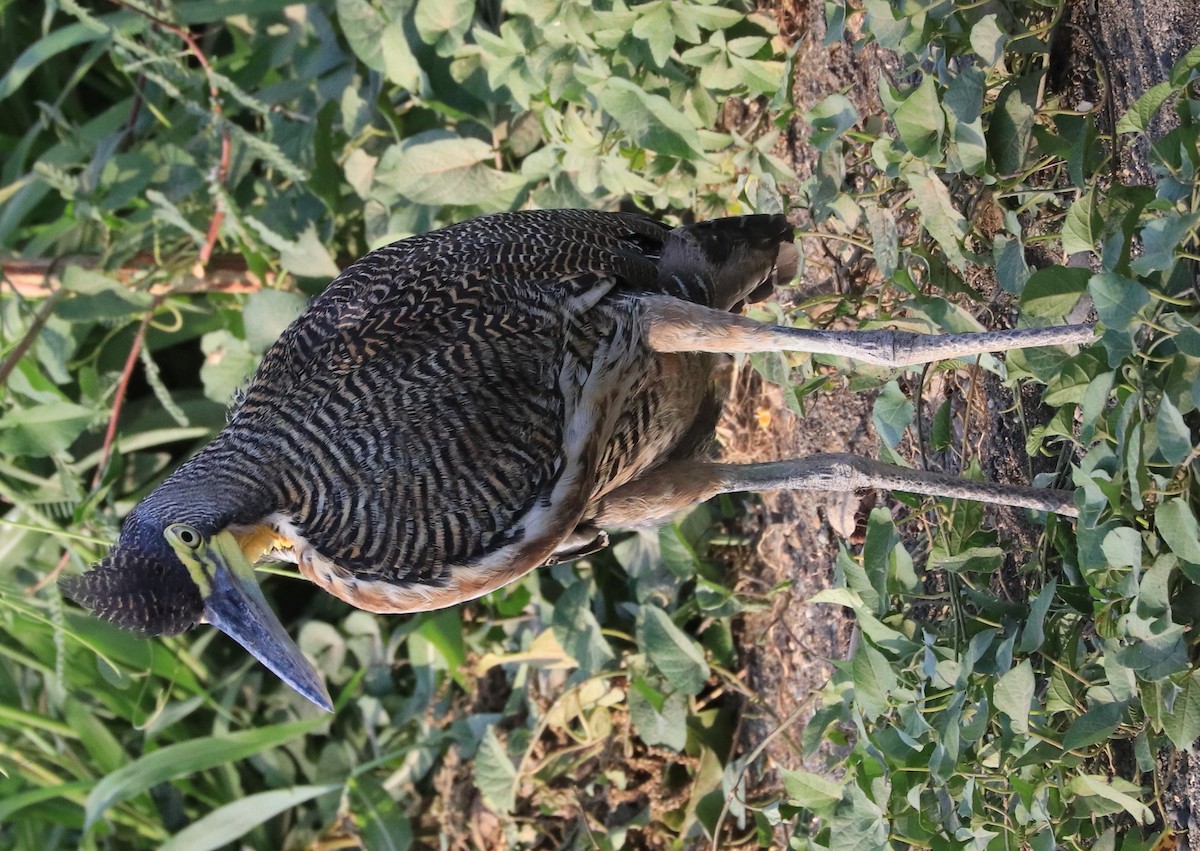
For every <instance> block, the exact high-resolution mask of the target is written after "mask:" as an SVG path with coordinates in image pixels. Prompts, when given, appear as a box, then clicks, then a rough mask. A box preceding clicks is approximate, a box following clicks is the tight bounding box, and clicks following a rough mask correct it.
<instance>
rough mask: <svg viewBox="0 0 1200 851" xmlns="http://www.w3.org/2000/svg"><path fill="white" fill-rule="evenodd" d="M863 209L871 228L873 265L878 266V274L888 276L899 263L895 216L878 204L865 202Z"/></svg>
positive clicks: (898, 238)
mask: <svg viewBox="0 0 1200 851" xmlns="http://www.w3.org/2000/svg"><path fill="white" fill-rule="evenodd" d="M863 209H864V210H865V212H866V214H867V225H868V227H870V229H871V254H872V256H874V258H875V265H876V266H878V267H879V274H881V275H883V276H884V277H885V278H890V277H892V275H893V274H895V272H896V267H898V266H899V265H900V231H899V228H898V227H897V226H896V216H895V215H894V214H893V213H892V211H891V210H889V209H888V208H886V207H881V206H879V205H878V204H865V205H864V207H863Z"/></svg>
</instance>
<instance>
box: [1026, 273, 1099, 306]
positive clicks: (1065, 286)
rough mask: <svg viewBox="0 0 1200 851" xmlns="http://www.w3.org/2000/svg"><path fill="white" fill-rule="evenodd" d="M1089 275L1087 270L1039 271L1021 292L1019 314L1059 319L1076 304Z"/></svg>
mask: <svg viewBox="0 0 1200 851" xmlns="http://www.w3.org/2000/svg"><path fill="white" fill-rule="evenodd" d="M1091 276H1092V273H1091V272H1090V271H1089V270H1087V269H1073V268H1069V267H1067V266H1047V267H1046V268H1045V269H1038V270H1037V271H1036V272H1034V273H1033V274H1032V275H1030V276H1029V280H1028V281H1026V282H1025V288H1024V289H1023V290H1022V291H1021V312H1022V313H1023V314H1025V315H1026V316H1036V317H1039V318H1044V319H1061V318H1062V317H1064V316H1066V315H1067V314H1068V313H1070V312H1071V310H1072V309H1073V308H1074V307H1075V305H1076V304H1078V303H1079V298H1080V296H1082V295H1083V293H1084V291H1085V290H1087V287H1088V279H1089V278H1091Z"/></svg>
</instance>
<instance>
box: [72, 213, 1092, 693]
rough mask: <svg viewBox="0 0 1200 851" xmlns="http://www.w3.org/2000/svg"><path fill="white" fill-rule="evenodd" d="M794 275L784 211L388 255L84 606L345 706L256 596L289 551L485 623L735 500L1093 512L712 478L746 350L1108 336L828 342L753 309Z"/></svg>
mask: <svg viewBox="0 0 1200 851" xmlns="http://www.w3.org/2000/svg"><path fill="white" fill-rule="evenodd" d="M795 266H796V251H795V248H794V246H793V245H792V229H791V227H790V226H789V224H788V222H787V220H786V219H785V218H784V217H783V216H778V215H775V216H771V215H758V216H745V217H740V218H730V219H720V220H716V221H710V222H702V223H699V224H693V225H688V226H685V227H680V228H675V229H671V228H668V227H667V226H665V225H663V224H661V223H659V222H657V221H655V220H653V219H650V218H648V217H645V216H641V215H635V214H623V213H598V212H587V211H578V210H557V211H536V212H518V213H505V214H499V215H492V216H485V217H483V218H478V219H474V220H472V221H468V222H464V223H462V224H458V225H454V226H452V227H447V228H444V229H442V230H439V231H435V232H433V233H428V234H425V235H423V236H416V237H412V238H410V239H405V240H402V241H400V242H397V243H395V244H393V245H389V246H386V247H384V248H380V249H378V250H376V251H373V252H371V253H370V254H368V255H367V256H366V257H364V258H363V259H361V260H359V261H358V262H356V263H354V264H353V265H352V266H350V267H349V268H347V269H346V270H345V272H343V273H342V274H341V275H340V276H339V277H338V278H337V279H336V280H334V281H333V283H332V284H330V286H329V287H328V289H326V290H325V291H324V292H323V293H322V294H321V295H320V296H318V297H317V298H316V299H314V300H313V302H312V304H311V305H310V307H309V308H308V310H307V311H306V312H305V313H304V314H303V315H302V316H301V317H300V318H298V319H297V320H296V321H295V322H293V323H292V325H291V326H290V327H288V329H287V330H286V331H285V332H284V333H283V335H282V336H281V337H280V339H279V340H278V342H277V343H276V344H275V345H274V346H273V347H272V348H271V349H270V350H269V351H268V352H267V354H266V356H265V357H264V358H263V361H262V364H261V365H260V367H259V369H258V371H257V373H256V374H255V376H254V377H253V379H252V380H251V381H250V383H249V385H248V386H247V387H246V389H245V392H244V393H243V394H242V396H241V398H240V399H239V401H238V402H237V403H236V405H235V407H234V409H233V411H232V413H231V416H230V419H229V423H228V425H227V426H226V427H225V429H224V430H223V431H221V433H220V434H218V435H217V437H216V438H215V439H214V440H213V441H212V442H211V443H209V444H208V445H207V446H206V447H204V449H203V450H201V452H200V453H199V454H197V455H196V456H195V457H194V458H192V459H191V460H190V461H188V462H186V463H185V464H183V465H182V466H181V467H179V469H178V470H176V471H175V472H174V473H173V474H172V475H171V476H170V477H168V478H167V479H166V480H165V481H164V482H163V483H162V484H161V485H159V486H158V487H157V488H156V489H155V490H154V491H152V492H151V493H150V494H149V495H148V496H147V497H146V498H145V499H143V500H142V501H141V503H139V504H138V506H137V507H136V508H135V509H134V510H133V511H132V512H131V513H130V514H129V516H128V518H127V519H126V520H125V524H124V526H123V528H122V530H121V535H120V540H119V542H118V543H117V544H116V545H115V546H114V547H113V548H112V551H111V552H110V553H109V555H108V556H107V557H106V558H105V559H104V560H103V561H101V562H100V564H99V565H97V566H96V567H94V568H93V569H92V570H90V571H89V572H87V573H85V574H82V575H80V576H76V577H71V578H66V579H64V580H62V587H63V590H64V591H65V593H66V594H67V595H69V596H70V597H72V598H74V599H75V600H77V601H78V602H80V603H82V604H83V605H84V606H87V607H88V608H90V609H92V610H94V611H95V612H96V613H97V614H98V615H99V616H101V617H102V618H105V619H107V620H109V621H112V622H113V623H115V624H118V625H119V626H122V627H125V628H127V629H131V630H135V631H137V632H138V633H141V634H143V635H147V636H149V635H160V634H163V635H170V634H174V633H179V632H182V631H183V630H186V629H188V628H189V627H191V626H193V625H195V624H196V623H198V622H201V621H207V622H208V623H210V624H212V625H213V626H215V627H217V628H218V629H220V630H222V631H223V632H225V633H227V634H228V635H229V636H231V637H232V638H234V639H235V640H236V641H238V642H240V643H241V644H242V645H243V646H244V647H245V648H246V649H247V650H248V651H250V652H251V653H252V654H254V655H255V656H256V657H258V659H260V660H261V661H262V662H263V663H264V664H265V665H266V666H267V667H268V668H270V669H271V670H272V671H274V672H275V673H276V674H277V675H278V676H279V677H281V678H282V679H283V680H284V681H285V682H287V683H288V684H289V685H290V686H292V687H293V688H294V689H296V690H297V691H298V692H300V693H301V694H303V695H304V696H305V697H307V698H308V699H310V700H311V701H313V702H314V703H316V704H317V705H318V706H321V707H323V708H325V709H331V706H332V704H331V702H330V699H329V695H328V693H327V691H326V689H325V686H324V684H323V683H322V681H321V679H320V677H319V675H318V674H317V673H316V672H315V671H314V669H313V668H312V666H311V665H310V664H309V663H308V662H307V661H306V660H305V658H304V657H303V656H302V655H301V653H300V651H299V648H297V647H296V645H295V644H294V643H293V642H292V641H291V640H290V639H289V638H288V636H287V634H286V632H285V630H284V628H283V626H282V625H281V624H280V622H279V620H278V618H277V617H276V616H275V615H274V613H273V612H272V611H271V608H270V607H269V606H268V604H267V602H266V600H265V599H264V597H263V595H262V593H261V591H260V590H259V587H258V584H257V582H256V580H255V577H254V572H253V564H254V563H255V562H256V561H257V560H259V559H260V558H262V557H263V556H265V555H268V554H274V555H275V556H277V557H278V556H283V557H286V558H290V559H294V560H295V562H296V563H297V565H298V566H299V570H300V572H301V574H303V575H304V576H305V577H307V578H308V579H310V580H311V581H313V582H315V583H317V584H318V585H319V586H321V587H322V588H324V589H325V590H327V591H329V592H330V593H332V594H335V595H337V596H338V597H340V598H342V599H343V600H345V601H346V602H348V603H350V604H352V605H354V606H358V607H360V608H363V609H367V610H369V611H372V612H414V611H421V610H427V609H436V608H440V607H444V606H450V605H453V604H455V603H459V602H462V601H464V600H470V599H472V598H474V597H477V596H479V595H481V594H484V593H486V592H488V591H491V590H493V589H495V588H498V587H500V586H502V585H504V584H506V583H508V582H512V581H513V580H515V579H517V578H518V577H520V576H522V575H523V574H525V573H527V572H528V571H530V570H532V569H534V568H536V567H538V566H539V565H544V564H547V563H550V562H554V561H561V560H563V559H569V558H574V557H578V556H580V555H583V554H586V553H589V552H593V551H595V550H596V549H597V548H599V547H602V546H604V545H605V543H606V538H605V534H604V531H603V530H604V529H605V528H606V527H628V526H636V525H642V524H648V523H656V522H660V521H663V520H665V519H667V518H668V517H670V516H671V515H672V514H674V513H676V512H678V511H679V510H681V509H684V508H686V507H688V506H690V505H694V504H695V503H697V502H700V501H702V500H705V499H708V498H709V497H712V496H714V495H715V494H719V493H727V492H731V491H743V490H768V489H774V488H796V489H810V490H849V489H858V488H864V487H884V488H893V489H898V490H904V491H909V492H915V493H923V494H935V495H945V496H958V497H964V498H969V499H979V500H983V501H989V502H999V503H1004V504H1009V505H1017V506H1028V507H1033V508H1037V509H1041V510H1044V511H1052V512H1058V513H1062V514H1072V513H1073V512H1074V508H1073V502H1072V494H1071V493H1070V492H1067V491H1054V490H1046V489H1035V488H1028V487H1020V486H1015V485H1000V484H987V483H980V482H969V481H964V480H959V479H956V478H954V477H950V476H944V475H938V474H931V473H921V472H915V471H913V470H909V469H905V468H901V467H893V466H889V465H885V464H881V463H879V462H876V461H871V460H868V459H863V458H858V457H855V456H847V455H818V456H813V457H809V458H805V459H801V460H797V461H778V462H771V463H763V464H750V465H732V464H722V463H715V462H712V461H710V460H708V454H707V452H708V446H709V444H710V442H711V439H712V436H713V431H714V427H715V424H716V421H717V417H718V414H719V411H720V408H721V402H722V398H723V388H722V386H721V382H720V381H719V380H718V379H717V376H718V374H719V373H720V372H721V371H722V370H720V369H719V367H720V366H721V364H722V362H724V361H726V360H727V357H728V356H727V355H726V354H725V353H728V352H756V351H768V350H799V351H808V352H814V353H825V354H842V355H849V356H851V357H855V358H859V359H861V360H866V361H869V362H873V363H880V364H893V365H903V364H912V363H922V362H927V361H930V360H935V359H938V358H943V357H955V356H965V355H971V354H980V353H983V352H988V351H999V350H1004V349H1012V348H1018V347H1024V346H1031V345H1058V344H1077V343H1084V342H1087V341H1089V340H1091V339H1092V336H1093V332H1092V329H1091V327H1090V326H1084V325H1076V326H1058V327H1053V328H1044V329H1037V330H1021V331H999V332H990V333H980V334H960V335H921V334H912V333H901V332H892V331H886V330H881V331H868V332H855V333H847V332H841V333H838V332H821V331H811V330H798V329H793V328H785V327H776V326H770V325H765V324H761V323H758V322H754V321H752V320H750V319H746V318H744V317H742V316H740V315H739V314H738V311H739V310H740V308H741V306H742V304H744V303H745V302H747V301H752V300H756V299H759V298H762V297H764V296H765V295H767V294H768V293H769V292H770V290H771V286H772V284H773V282H774V281H775V280H777V279H779V278H781V277H782V278H787V277H790V276H791V275H792V274H793V273H794V271H795Z"/></svg>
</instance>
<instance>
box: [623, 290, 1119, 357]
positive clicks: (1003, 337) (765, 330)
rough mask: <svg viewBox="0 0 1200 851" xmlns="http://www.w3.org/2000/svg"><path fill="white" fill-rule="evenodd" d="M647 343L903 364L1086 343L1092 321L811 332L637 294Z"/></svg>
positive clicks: (667, 348) (661, 347)
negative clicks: (972, 329) (964, 330)
mask: <svg viewBox="0 0 1200 851" xmlns="http://www.w3.org/2000/svg"><path fill="white" fill-rule="evenodd" d="M638 301H639V302H640V303H641V305H642V309H643V314H642V315H643V321H644V322H645V323H646V326H647V338H648V340H649V343H650V347H651V348H652V349H654V350H655V351H658V352H772V351H793V352H810V353H812V354H817V355H842V356H845V357H850V358H854V359H855V360H859V361H863V362H864V363H873V364H881V365H883V366H907V365H910V364H917V363H929V362H931V361H935V360H942V359H944V358H956V357H967V356H970V355H979V354H983V353H985V352H1002V351H1008V350H1010V349H1024V348H1029V347H1031V346H1061V345H1068V344H1075V343H1078V344H1082V343H1089V342H1091V341H1092V340H1093V339H1094V338H1095V332H1094V330H1093V328H1092V326H1091V325H1056V326H1053V327H1049V328H1023V329H1019V330H1012V331H984V332H980V333H976V334H917V333H913V332H911V331H891V330H886V329H881V330H875V331H813V330H810V329H806V328H787V327H783V326H780V325H767V324H766V323H763V322H756V321H754V320H753V319H748V318H746V317H745V316H738V315H737V314H733V313H728V312H726V311H723V310H714V309H713V308H711V307H704V306H703V305H699V304H693V303H691V302H687V301H683V300H682V299H677V298H671V297H670V296H658V295H649V296H640V297H639V298H638Z"/></svg>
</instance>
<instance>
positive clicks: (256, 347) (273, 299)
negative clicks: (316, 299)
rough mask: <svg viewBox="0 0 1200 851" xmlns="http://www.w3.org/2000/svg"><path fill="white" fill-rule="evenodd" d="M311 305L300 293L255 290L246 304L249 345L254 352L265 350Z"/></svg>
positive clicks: (245, 316) (244, 313)
mask: <svg viewBox="0 0 1200 851" xmlns="http://www.w3.org/2000/svg"><path fill="white" fill-rule="evenodd" d="M307 306H308V299H306V298H305V297H304V296H302V295H298V294H296V293H285V292H282V291H281V290H259V291H258V292H255V293H251V294H250V296H249V297H248V298H247V299H246V306H245V307H243V308H242V324H243V325H244V326H245V329H246V345H248V346H249V347H250V350H251V351H252V352H255V353H259V354H261V353H262V352H265V351H266V350H267V349H268V348H270V347H271V344H272V343H274V342H275V341H276V340H278V339H279V335H280V334H282V333H283V329H285V328H287V326H288V325H290V324H291V322H292V320H293V319H295V318H296V317H297V316H299V315H300V314H301V313H303V312H304V309H305V308H306V307H307Z"/></svg>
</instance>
